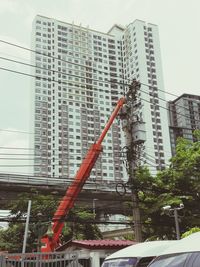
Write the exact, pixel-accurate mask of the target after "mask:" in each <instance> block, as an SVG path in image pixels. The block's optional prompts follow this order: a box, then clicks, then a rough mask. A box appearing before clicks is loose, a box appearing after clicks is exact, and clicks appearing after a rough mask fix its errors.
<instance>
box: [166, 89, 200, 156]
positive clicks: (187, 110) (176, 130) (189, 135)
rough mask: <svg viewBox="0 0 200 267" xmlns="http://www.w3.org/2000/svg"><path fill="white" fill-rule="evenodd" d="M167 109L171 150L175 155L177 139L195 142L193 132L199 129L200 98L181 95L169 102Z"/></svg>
mask: <svg viewBox="0 0 200 267" xmlns="http://www.w3.org/2000/svg"><path fill="white" fill-rule="evenodd" d="M168 109H169V129H170V139H171V150H172V154H173V155H175V148H176V141H177V138H178V137H183V138H185V139H187V140H190V141H195V137H194V135H193V132H194V130H196V129H200V96H198V95H191V94H183V95H181V96H180V97H178V98H176V99H175V100H173V101H169V102H168Z"/></svg>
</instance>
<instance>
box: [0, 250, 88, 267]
mask: <svg viewBox="0 0 200 267" xmlns="http://www.w3.org/2000/svg"><path fill="white" fill-rule="evenodd" d="M67 266H68V267H79V266H82V267H91V262H90V259H88V258H87V257H85V258H84V257H82V256H81V255H79V254H78V253H77V252H72V253H68V252H67V253H66V252H53V253H37V252H36V253H24V254H21V253H16V254H10V253H8V254H2V255H0V267H67Z"/></svg>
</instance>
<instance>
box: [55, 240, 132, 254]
mask: <svg viewBox="0 0 200 267" xmlns="http://www.w3.org/2000/svg"><path fill="white" fill-rule="evenodd" d="M133 244H137V242H135V241H129V240H108V239H105V240H71V241H69V242H67V243H65V244H64V245H63V246H61V247H60V248H59V251H61V250H64V249H66V248H68V247H71V246H76V247H82V248H88V249H93V248H95V249H105V248H107V249H109V248H110V249H115V248H118V249H120V248H125V247H128V246H130V245H133Z"/></svg>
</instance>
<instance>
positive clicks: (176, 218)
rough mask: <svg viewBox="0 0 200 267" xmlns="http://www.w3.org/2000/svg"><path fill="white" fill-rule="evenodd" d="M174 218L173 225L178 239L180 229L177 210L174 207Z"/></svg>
mask: <svg viewBox="0 0 200 267" xmlns="http://www.w3.org/2000/svg"><path fill="white" fill-rule="evenodd" d="M174 219H175V226H176V239H177V240H179V239H180V230H179V222H178V211H177V209H174Z"/></svg>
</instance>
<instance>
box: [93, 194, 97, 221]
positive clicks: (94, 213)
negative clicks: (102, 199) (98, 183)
mask: <svg viewBox="0 0 200 267" xmlns="http://www.w3.org/2000/svg"><path fill="white" fill-rule="evenodd" d="M97 200H98V199H97V198H94V199H93V201H92V210H93V215H94V218H95V217H96V205H95V203H96V201H97Z"/></svg>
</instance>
